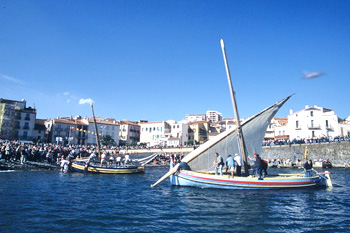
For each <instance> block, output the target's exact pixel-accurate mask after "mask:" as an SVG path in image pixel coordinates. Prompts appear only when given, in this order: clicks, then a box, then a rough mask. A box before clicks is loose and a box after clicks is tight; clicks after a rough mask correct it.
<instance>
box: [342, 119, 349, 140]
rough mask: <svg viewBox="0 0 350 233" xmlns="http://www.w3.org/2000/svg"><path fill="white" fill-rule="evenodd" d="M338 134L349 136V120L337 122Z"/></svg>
mask: <svg viewBox="0 0 350 233" xmlns="http://www.w3.org/2000/svg"><path fill="white" fill-rule="evenodd" d="M339 132H340V134H339V136H341V137H347V138H350V122H349V121H344V122H342V123H339Z"/></svg>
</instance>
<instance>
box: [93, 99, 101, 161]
mask: <svg viewBox="0 0 350 233" xmlns="http://www.w3.org/2000/svg"><path fill="white" fill-rule="evenodd" d="M91 111H92V118H93V119H94V127H95V134H96V143H97V152H98V156H99V157H101V149H100V140H99V138H98V131H97V125H96V119H95V114H94V107H93V105H92V102H91Z"/></svg>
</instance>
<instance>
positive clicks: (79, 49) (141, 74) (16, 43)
mask: <svg viewBox="0 0 350 233" xmlns="http://www.w3.org/2000/svg"><path fill="white" fill-rule="evenodd" d="M349 12H350V1H342V0H339V1H331V0H329V1H324V0H317V1H316V0H310V1H301V0H292V1H289V0H285V1H277V0H276V1H267V0H262V1H250V0H244V1H238V0H229V1H223V0H215V1H206V0H186V1H184V0H177V1H174V0H173V1H168V0H161V1H156V0H147V1H146V0H137V1H136V0H126V1H121V0H110V1H107V0H99V1H97V0H95V1H91V0H74V1H64V0H60V1H58V0H57V1H53V0H35V1H34V0H31V1H26V0H20V1H16V0H0V98H5V99H12V100H22V99H25V100H26V101H27V106H29V107H35V108H36V109H37V118H40V119H49V118H56V117H66V116H77V115H81V116H83V117H91V115H92V113H91V108H90V105H89V104H88V103H89V102H90V101H93V103H94V110H95V116H100V117H102V118H115V119H117V120H122V119H127V120H133V121H137V120H148V121H150V122H155V121H166V120H170V119H171V120H175V121H180V120H182V119H184V118H185V116H186V114H204V113H205V112H206V111H207V110H215V111H219V112H221V113H222V114H223V117H224V118H231V117H234V111H233V107H232V103H231V97H230V90H229V86H228V81H227V76H226V71H225V65H224V60H223V55H222V50H221V46H220V39H223V40H224V42H225V49H226V55H227V59H228V64H229V67H230V74H231V79H232V84H233V88H234V90H235V93H236V100H237V106H238V112H239V116H240V117H241V118H248V117H249V116H252V115H254V114H256V113H258V112H260V111H262V110H263V109H265V108H267V107H269V106H270V105H272V104H274V103H276V102H278V101H279V100H281V99H283V98H285V97H287V96H289V95H291V94H293V93H295V95H294V96H293V97H292V98H291V99H290V100H289V101H288V102H287V103H286V104H285V105H284V106H283V107H282V108H281V109H280V111H279V112H278V113H277V115H276V116H277V117H287V116H288V114H289V111H290V109H292V110H293V111H294V112H295V111H300V110H302V109H304V108H305V106H306V105H309V106H312V105H317V106H320V107H325V108H330V109H333V110H334V111H335V114H337V115H338V117H340V118H347V117H348V116H349V115H350V101H349V97H350V95H349V93H348V92H349V87H350V76H349V75H350V14H349ZM303 72H310V73H311V72H322V73H323V75H321V76H319V77H316V78H313V79H305V78H303Z"/></svg>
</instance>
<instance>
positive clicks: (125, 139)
mask: <svg viewBox="0 0 350 233" xmlns="http://www.w3.org/2000/svg"><path fill="white" fill-rule="evenodd" d="M119 124H120V131H119V145H121V146H128V145H136V144H137V143H138V142H140V128H141V127H140V125H138V124H136V123H135V122H131V121H125V120H123V121H120V123H119Z"/></svg>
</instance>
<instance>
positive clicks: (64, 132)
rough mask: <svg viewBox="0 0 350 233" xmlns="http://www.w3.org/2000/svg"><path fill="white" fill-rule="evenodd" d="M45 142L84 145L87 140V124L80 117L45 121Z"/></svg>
mask: <svg viewBox="0 0 350 233" xmlns="http://www.w3.org/2000/svg"><path fill="white" fill-rule="evenodd" d="M45 127H46V129H47V142H51V143H62V144H64V145H67V144H76V145H86V144H87V140H88V123H87V122H86V121H84V119H82V118H81V117H80V116H78V117H75V118H73V117H66V118H59V117H58V118H55V119H49V120H46V121H45Z"/></svg>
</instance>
